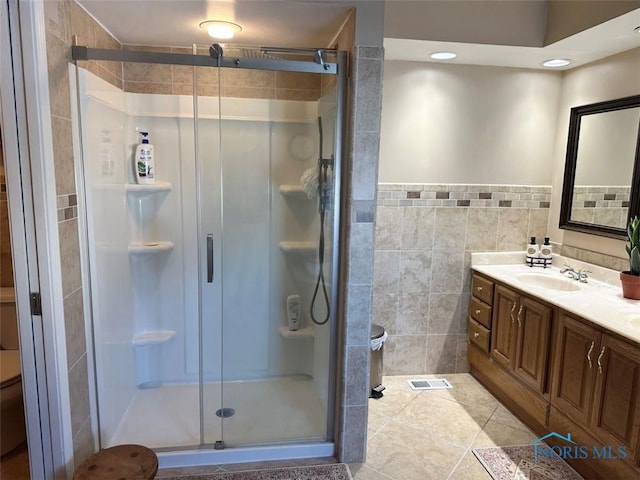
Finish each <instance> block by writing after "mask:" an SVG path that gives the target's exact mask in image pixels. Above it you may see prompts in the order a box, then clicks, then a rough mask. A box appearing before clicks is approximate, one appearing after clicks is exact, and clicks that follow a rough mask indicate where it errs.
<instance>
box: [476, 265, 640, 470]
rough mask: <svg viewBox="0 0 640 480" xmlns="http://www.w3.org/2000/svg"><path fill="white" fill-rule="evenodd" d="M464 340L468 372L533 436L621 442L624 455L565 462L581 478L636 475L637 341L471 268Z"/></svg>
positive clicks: (603, 444)
mask: <svg viewBox="0 0 640 480" xmlns="http://www.w3.org/2000/svg"><path fill="white" fill-rule="evenodd" d="M477 286H482V291H481V292H478V291H477V290H476V287H477ZM487 291H490V292H492V293H493V296H492V298H490V299H489V298H488V297H487V296H486V292H487ZM477 293H480V294H485V296H484V297H483V298H484V299H480V298H479V297H478V296H477ZM485 300H486V302H485ZM486 309H488V312H487V310H486ZM488 314H489V319H487V315H488ZM487 334H488V337H487V336H486V335H487ZM469 343H470V345H469V349H468V351H469V364H470V366H471V373H472V374H473V375H474V376H475V377H476V378H477V379H478V380H479V381H480V383H482V384H483V385H484V386H485V387H486V388H487V389H488V390H489V391H491V393H493V394H494V395H495V396H496V397H497V398H499V399H500V401H501V402H502V403H504V405H506V406H507V407H508V408H509V409H510V410H511V411H512V412H513V413H514V414H515V415H516V416H518V417H519V418H520V419H521V420H522V421H523V422H524V423H525V424H527V425H528V426H529V427H530V428H531V429H532V430H533V431H534V432H536V434H538V435H540V436H545V435H547V434H549V433H550V432H554V431H555V432H558V433H560V434H563V435H564V434H566V433H571V435H572V439H573V441H575V443H576V444H578V445H582V446H587V448H588V449H591V448H592V447H595V448H597V449H598V451H599V452H604V451H607V452H608V451H610V452H611V454H612V455H618V454H619V451H618V447H620V446H623V447H624V448H625V450H626V454H627V456H626V458H624V459H622V458H618V459H615V458H614V459H611V458H598V456H597V455H595V454H594V455H591V456H590V457H589V458H586V459H583V458H581V459H575V460H569V463H570V464H571V465H572V466H573V467H574V468H575V469H576V470H577V471H578V472H579V473H581V474H582V475H583V476H584V478H585V479H587V480H614V479H616V480H627V479H631V478H639V479H640V345H639V344H638V343H636V342H633V341H632V340H628V339H626V338H625V337H622V336H620V335H618V334H616V333H614V332H612V331H610V330H607V329H606V328H605V327H602V326H600V325H599V324H597V323H593V322H590V321H588V320H586V319H584V318H581V317H579V316H577V315H574V314H572V313H569V312H566V311H565V310H563V309H562V308H560V307H557V306H553V305H550V304H548V303H547V302H545V301H544V300H539V299H537V298H536V297H534V296H532V295H529V294H527V293H525V292H523V291H521V290H518V289H516V288H512V287H510V286H508V285H506V284H503V283H501V282H500V281H499V280H497V279H496V280H494V279H493V278H492V277H490V276H487V275H484V274H479V273H478V272H474V276H473V283H472V297H471V301H470V303H469ZM548 441H549V442H550V443H551V444H553V445H558V446H560V447H564V446H566V444H565V443H563V442H562V441H559V440H558V439H553V438H550V439H549V440H548Z"/></svg>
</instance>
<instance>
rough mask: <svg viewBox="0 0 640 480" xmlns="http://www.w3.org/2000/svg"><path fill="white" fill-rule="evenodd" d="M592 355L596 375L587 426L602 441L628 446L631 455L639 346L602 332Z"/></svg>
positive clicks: (638, 424)
mask: <svg viewBox="0 0 640 480" xmlns="http://www.w3.org/2000/svg"><path fill="white" fill-rule="evenodd" d="M595 358H596V360H595V362H594V367H595V368H596V370H597V372H598V375H597V377H596V386H595V395H594V397H595V398H594V406H593V414H592V416H591V428H592V429H593V431H594V432H595V433H596V435H597V436H598V437H599V438H600V439H601V440H603V443H605V444H609V445H620V444H623V445H626V446H627V447H632V450H633V453H634V454H635V451H636V449H637V445H638V433H639V430H640V349H639V348H638V347H636V346H634V345H631V344H629V343H627V342H624V341H622V340H618V339H617V338H614V337H611V336H609V335H607V334H603V335H602V343H601V347H600V350H598V355H597V356H596V357H595ZM629 453H631V452H629ZM634 457H635V455H634Z"/></svg>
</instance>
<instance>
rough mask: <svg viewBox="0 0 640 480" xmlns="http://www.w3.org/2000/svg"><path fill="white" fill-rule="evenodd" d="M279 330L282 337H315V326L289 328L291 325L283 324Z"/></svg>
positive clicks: (298, 338)
mask: <svg viewBox="0 0 640 480" xmlns="http://www.w3.org/2000/svg"><path fill="white" fill-rule="evenodd" d="M278 332H279V333H280V336H281V337H282V338H291V339H296V340H302V339H304V338H313V336H314V335H315V329H314V328H313V326H308V327H304V328H301V329H300V330H289V327H285V326H282V327H280V328H279V329H278Z"/></svg>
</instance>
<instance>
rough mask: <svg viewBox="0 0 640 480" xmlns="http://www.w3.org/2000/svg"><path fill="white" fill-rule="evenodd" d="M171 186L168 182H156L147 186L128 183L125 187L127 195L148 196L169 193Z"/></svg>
mask: <svg viewBox="0 0 640 480" xmlns="http://www.w3.org/2000/svg"><path fill="white" fill-rule="evenodd" d="M171 188H172V187H171V184H170V183H169V182H156V183H152V184H149V185H143V184H138V183H128V184H127V185H125V190H126V191H127V193H130V194H135V195H150V194H152V193H161V192H170V191H171Z"/></svg>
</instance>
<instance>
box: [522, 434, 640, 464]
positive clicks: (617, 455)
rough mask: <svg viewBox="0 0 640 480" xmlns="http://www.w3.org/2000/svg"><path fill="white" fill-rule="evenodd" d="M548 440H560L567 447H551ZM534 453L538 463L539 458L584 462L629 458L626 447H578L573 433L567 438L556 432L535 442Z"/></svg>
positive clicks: (534, 458)
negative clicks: (572, 436) (572, 435)
mask: <svg viewBox="0 0 640 480" xmlns="http://www.w3.org/2000/svg"><path fill="white" fill-rule="evenodd" d="M548 438H557V439H560V440H561V441H562V442H563V443H565V444H566V445H555V446H553V447H552V446H549V445H547V444H546V443H544V441H545V440H547V439H548ZM533 447H534V453H533V460H534V461H535V462H537V461H538V459H539V458H554V457H560V458H562V459H565V460H568V459H571V460H576V459H577V460H584V459H585V458H597V459H604V460H624V459H625V458H627V455H628V453H627V449H626V447H625V446H624V445H617V446H612V445H604V446H602V447H597V446H588V445H578V444H577V443H576V442H574V441H573V440H571V433H567V435H566V436H564V435H560V434H559V433H556V432H551V433H548V434H546V435H545V436H544V437H540V438H538V439H536V440H534V442H533Z"/></svg>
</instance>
